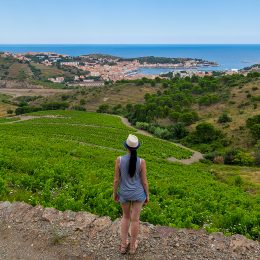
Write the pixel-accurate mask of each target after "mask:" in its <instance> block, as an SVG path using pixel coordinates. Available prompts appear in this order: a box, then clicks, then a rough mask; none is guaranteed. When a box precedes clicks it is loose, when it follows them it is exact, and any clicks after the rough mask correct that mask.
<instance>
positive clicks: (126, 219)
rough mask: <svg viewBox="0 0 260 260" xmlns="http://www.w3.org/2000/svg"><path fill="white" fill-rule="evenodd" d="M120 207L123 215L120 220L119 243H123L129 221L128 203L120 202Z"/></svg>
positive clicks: (125, 239) (125, 238)
mask: <svg viewBox="0 0 260 260" xmlns="http://www.w3.org/2000/svg"><path fill="white" fill-rule="evenodd" d="M121 207H122V210H123V217H122V220H121V244H122V245H125V244H126V241H127V235H128V228H129V223H130V203H122V204H121Z"/></svg>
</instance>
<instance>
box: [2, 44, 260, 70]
mask: <svg viewBox="0 0 260 260" xmlns="http://www.w3.org/2000/svg"><path fill="white" fill-rule="evenodd" d="M0 51H9V52H12V53H25V52H54V53H59V54H67V55H70V56H79V55H84V54H94V53H95V54H97V53H98V54H109V55H114V56H118V57H124V58H135V57H144V56H157V57H181V58H200V59H203V60H207V61H215V62H217V63H218V64H219V66H218V67H205V68H199V70H208V71H213V70H215V71H216V70H230V69H242V68H244V67H248V66H251V65H253V64H259V63H260V44H17V45H13V44H8V45H3V44H0ZM168 71H172V69H167V68H152V69H145V68H144V69H142V70H141V72H142V73H144V74H160V73H166V72H168Z"/></svg>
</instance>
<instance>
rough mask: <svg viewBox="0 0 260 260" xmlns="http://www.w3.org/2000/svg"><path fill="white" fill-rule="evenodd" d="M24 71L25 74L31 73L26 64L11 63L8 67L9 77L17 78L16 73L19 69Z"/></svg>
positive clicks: (29, 74) (17, 73)
mask: <svg viewBox="0 0 260 260" xmlns="http://www.w3.org/2000/svg"><path fill="white" fill-rule="evenodd" d="M22 70H23V71H24V72H25V74H26V75H27V76H31V75H32V71H31V70H30V68H29V66H28V65H27V64H22V63H18V62H16V63H13V64H12V65H11V66H10V68H9V75H8V77H10V78H18V75H19V73H20V71H22Z"/></svg>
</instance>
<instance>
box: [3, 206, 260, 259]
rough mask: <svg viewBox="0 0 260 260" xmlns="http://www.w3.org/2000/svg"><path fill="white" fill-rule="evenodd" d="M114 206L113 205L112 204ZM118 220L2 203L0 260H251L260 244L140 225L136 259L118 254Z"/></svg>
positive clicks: (221, 236)
mask: <svg viewBox="0 0 260 260" xmlns="http://www.w3.org/2000/svg"><path fill="white" fill-rule="evenodd" d="M111 203H112V201H111ZM119 234H120V219H116V220H115V221H111V219H110V218H108V217H99V216H96V215H93V214H90V213H87V212H83V211H81V212H73V211H70V210H66V211H64V212H62V211H58V210H56V209H54V208H43V207H42V206H40V205H37V206H36V207H33V206H31V205H29V204H26V203H23V202H13V203H10V202H1V201H0V259H1V260H6V259H22V260H23V259H24V260H34V259H35V260H36V259H37V260H38V259H41V260H54V259H55V260H57V259H85V260H89V259H104V260H105V259H108V260H109V259H111V260H117V259H122V260H126V259H140V260H141V259H142V260H143V259H149V260H150V259H179V260H183V259H195V260H197V259H212V260H215V259H218V260H219V259H236V260H239V259H241V260H242V259H243V260H245V259H248V260H251V259H252V260H259V259H260V258H259V256H260V244H259V243H258V242H257V241H253V240H249V239H247V238H245V237H244V236H241V235H233V236H229V237H225V236H224V235H223V234H222V233H212V234H208V233H206V232H205V231H204V230H192V229H174V228H170V227H165V226H154V225H151V224H149V223H144V222H142V223H141V225H140V235H139V247H138V249H137V252H136V255H135V256H132V257H131V256H130V255H128V254H127V255H124V256H122V255H121V254H120V253H119V250H118V249H119V243H120V241H119Z"/></svg>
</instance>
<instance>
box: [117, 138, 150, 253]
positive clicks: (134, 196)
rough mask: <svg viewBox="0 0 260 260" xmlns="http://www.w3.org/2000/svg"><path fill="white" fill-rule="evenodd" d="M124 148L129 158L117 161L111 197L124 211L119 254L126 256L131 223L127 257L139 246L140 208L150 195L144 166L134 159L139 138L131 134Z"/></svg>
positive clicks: (125, 156)
mask: <svg viewBox="0 0 260 260" xmlns="http://www.w3.org/2000/svg"><path fill="white" fill-rule="evenodd" d="M124 146H125V148H126V149H127V150H128V154H126V155H124V156H120V157H118V158H117V159H116V161H115V177H114V195H113V197H114V200H115V201H116V202H118V201H119V202H120V203H121V207H122V210H123V217H122V220H121V247H120V251H121V253H122V254H124V253H126V251H127V248H128V246H129V242H128V239H127V236H128V229H129V225H130V220H131V228H130V231H131V240H130V254H134V253H135V251H136V249H137V243H138V241H137V236H138V232H139V218H140V212H141V209H142V206H143V204H144V203H145V204H147V203H148V201H149V191H148V182H147V177H146V162H145V160H144V159H141V158H139V157H137V149H138V148H139V146H140V143H139V141H138V138H137V137H136V136H135V135H131V134H130V135H129V136H128V138H127V140H126V141H125V142H124ZM118 187H119V190H118Z"/></svg>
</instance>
